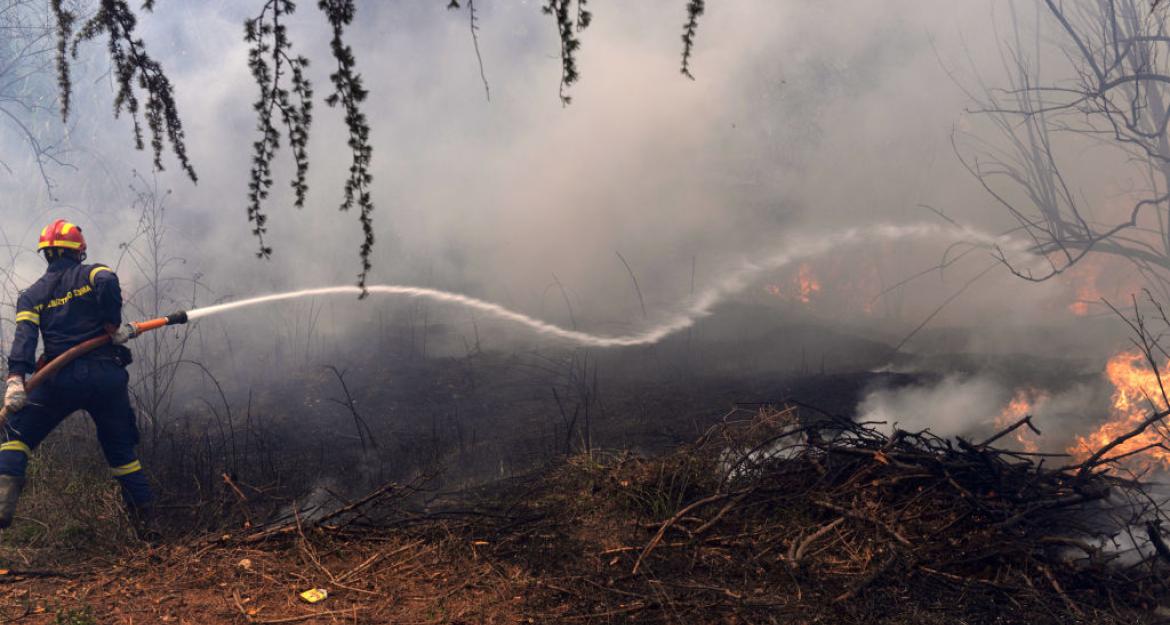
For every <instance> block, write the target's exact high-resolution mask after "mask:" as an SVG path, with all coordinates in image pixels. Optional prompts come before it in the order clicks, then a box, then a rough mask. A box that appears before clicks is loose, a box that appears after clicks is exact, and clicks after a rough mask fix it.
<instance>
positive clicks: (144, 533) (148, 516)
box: [126, 504, 162, 545]
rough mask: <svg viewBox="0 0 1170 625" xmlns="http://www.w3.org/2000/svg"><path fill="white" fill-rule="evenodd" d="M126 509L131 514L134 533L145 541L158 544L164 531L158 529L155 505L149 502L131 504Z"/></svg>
mask: <svg viewBox="0 0 1170 625" xmlns="http://www.w3.org/2000/svg"><path fill="white" fill-rule="evenodd" d="M126 511H127V512H128V513H129V514H130V524H131V525H132V526H133V527H134V535H135V536H137V537H138V540H141V541H142V542H144V543H149V544H151V545H155V544H158V543H159V541H161V540H162V532H160V531H159V530H158V522H157V519H156V518H155V513H154V506H153V505H152V504H147V505H144V506H136V505H133V504H130V505H129V506H127V509H126Z"/></svg>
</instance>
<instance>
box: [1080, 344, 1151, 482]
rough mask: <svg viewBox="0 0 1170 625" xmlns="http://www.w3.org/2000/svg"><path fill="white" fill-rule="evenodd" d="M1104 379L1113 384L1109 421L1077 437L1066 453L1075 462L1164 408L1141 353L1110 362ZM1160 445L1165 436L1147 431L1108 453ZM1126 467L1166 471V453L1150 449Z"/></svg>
mask: <svg viewBox="0 0 1170 625" xmlns="http://www.w3.org/2000/svg"><path fill="white" fill-rule="evenodd" d="M1167 366H1170V363H1167ZM1162 371H1166V368H1165V367H1163V369H1162ZM1105 376H1106V377H1107V378H1109V382H1110V383H1111V384H1113V396H1112V400H1113V415H1112V416H1113V418H1112V419H1110V420H1109V421H1107V422H1105V423H1103V424H1101V425H1100V426H1099V427H1098V428H1097V429H1096V430H1095V431H1093V433H1091V434H1089V435H1088V436H1078V437H1077V441H1076V443H1075V444H1074V445H1073V446H1072V447H1070V448H1069V450H1068V452H1069V453H1070V454H1072V456H1073V457H1074V458H1077V459H1079V460H1084V459H1085V458H1088V457H1089V456H1090V455H1092V454H1093V453H1094V452H1096V451H1097V450H1098V449H1101V448H1102V447H1104V446H1105V445H1108V444H1109V443H1111V442H1113V441H1114V440H1116V439H1117V438H1119V437H1120V436H1122V435H1124V434H1127V433H1129V432H1131V431H1133V430H1134V429H1135V428H1137V427H1138V425H1140V424H1141V422H1142V421H1144V420H1145V419H1146V418H1147V417H1148V416H1149V415H1150V414H1151V411H1155V410H1162V409H1164V408H1165V406H1164V405H1163V404H1164V403H1165V400H1164V399H1163V398H1162V389H1161V386H1160V385H1159V383H1158V375H1157V374H1156V373H1154V370H1153V369H1151V368H1150V366H1149V364H1148V363H1147V362H1146V358H1145V356H1144V355H1143V354H1142V353H1141V352H1139V351H1137V350H1130V351H1125V352H1121V353H1120V354H1117V355H1116V356H1114V357H1113V358H1110V359H1109V362H1108V364H1106V365H1105ZM1164 442H1166V441H1165V436H1163V434H1162V433H1160V432H1158V431H1157V430H1156V429H1154V428H1150V429H1147V430H1146V431H1145V432H1142V433H1141V434H1139V435H1137V436H1135V437H1133V438H1131V439H1129V440H1127V441H1125V442H1124V443H1122V444H1120V445H1118V446H1117V447H1115V448H1114V449H1112V450H1111V451H1110V452H1109V456H1117V455H1121V454H1126V453H1130V452H1136V451H1137V450H1139V449H1142V448H1144V447H1147V446H1149V445H1154V444H1158V443H1164ZM1126 464H1127V466H1129V467H1131V468H1133V469H1136V470H1143V469H1148V468H1151V467H1153V466H1155V465H1161V467H1162V468H1170V451H1167V450H1165V449H1162V448H1159V447H1152V448H1150V449H1147V450H1145V451H1143V452H1142V453H1141V454H1139V455H1138V456H1135V457H1134V458H1132V459H1130V461H1129V462H1127V463H1126Z"/></svg>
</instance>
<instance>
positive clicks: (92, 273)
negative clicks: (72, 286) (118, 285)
mask: <svg viewBox="0 0 1170 625" xmlns="http://www.w3.org/2000/svg"><path fill="white" fill-rule="evenodd" d="M103 271H113V269H110V268H109V267H106V266H104V265H98V266H97V267H94V268H93V269H90V270H89V283H90V284H91V285H92V284H93V279H94V278H96V277H97V275H98V274H99V273H101V272H103Z"/></svg>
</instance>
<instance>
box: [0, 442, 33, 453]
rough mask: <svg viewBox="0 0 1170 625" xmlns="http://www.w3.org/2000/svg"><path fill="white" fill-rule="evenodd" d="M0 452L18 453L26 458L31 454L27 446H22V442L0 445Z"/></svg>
mask: <svg viewBox="0 0 1170 625" xmlns="http://www.w3.org/2000/svg"><path fill="white" fill-rule="evenodd" d="M0 451H19V452H21V453H23V454H24V455H26V456H27V455H30V454H32V450H31V449H29V448H28V445H26V444H24V441H8V442H7V443H0Z"/></svg>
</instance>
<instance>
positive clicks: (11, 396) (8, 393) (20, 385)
mask: <svg viewBox="0 0 1170 625" xmlns="http://www.w3.org/2000/svg"><path fill="white" fill-rule="evenodd" d="M27 403H28V393H25V392H24V378H23V377H22V376H19V375H14V376H11V377H9V378H8V381H7V382H6V384H5V389H4V407H5V408H7V409H8V411H9V412H16V411H18V410H20V409H21V408H24V405H25V404H27Z"/></svg>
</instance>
